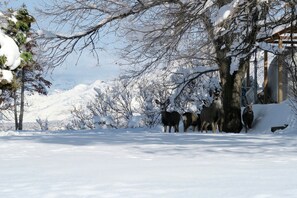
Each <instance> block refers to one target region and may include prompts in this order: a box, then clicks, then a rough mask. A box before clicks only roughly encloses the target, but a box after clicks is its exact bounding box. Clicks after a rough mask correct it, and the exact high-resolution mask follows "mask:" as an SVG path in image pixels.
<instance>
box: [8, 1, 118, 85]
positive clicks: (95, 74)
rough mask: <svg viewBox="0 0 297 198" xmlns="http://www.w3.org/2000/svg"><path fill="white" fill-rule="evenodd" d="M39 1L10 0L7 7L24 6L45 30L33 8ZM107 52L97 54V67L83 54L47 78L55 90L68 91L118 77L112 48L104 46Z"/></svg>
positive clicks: (44, 25) (89, 55)
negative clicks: (76, 86) (75, 87)
mask: <svg viewBox="0 0 297 198" xmlns="http://www.w3.org/2000/svg"><path fill="white" fill-rule="evenodd" d="M40 3H41V2H40V1H36V0H12V1H9V4H8V7H12V8H18V7H20V6H21V5H22V4H25V5H26V6H27V8H28V10H29V12H30V14H32V15H33V16H34V17H35V18H36V20H37V24H38V27H39V28H41V29H45V27H46V25H47V24H43V23H42V20H38V18H37V17H36V16H37V14H36V11H35V7H36V6H40ZM106 49H107V51H100V52H99V59H100V62H99V65H98V63H97V61H96V60H95V58H94V57H92V55H91V54H87V52H85V53H84V54H83V55H82V56H81V58H80V60H79V62H78V63H77V55H76V54H73V55H71V56H70V57H69V58H68V59H67V60H66V61H65V63H64V64H63V65H61V66H60V67H59V68H56V69H55V70H54V71H53V72H52V73H51V74H50V75H49V76H48V77H47V79H49V80H50V81H51V82H52V83H53V86H52V88H51V90H55V89H70V88H72V87H73V86H75V85H77V84H82V83H83V84H90V83H92V82H94V81H96V80H104V81H106V80H111V79H113V78H115V77H117V76H118V75H119V72H120V71H119V67H118V66H117V64H116V62H117V60H118V58H117V56H116V54H115V52H114V50H112V46H106Z"/></svg>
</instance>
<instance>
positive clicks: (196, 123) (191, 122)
mask: <svg viewBox="0 0 297 198" xmlns="http://www.w3.org/2000/svg"><path fill="white" fill-rule="evenodd" d="M182 117H183V124H184V132H187V129H188V128H189V127H190V126H192V130H193V131H195V128H196V127H197V130H198V131H200V129H201V120H200V114H196V113H192V112H185V113H184V114H183V115H182Z"/></svg>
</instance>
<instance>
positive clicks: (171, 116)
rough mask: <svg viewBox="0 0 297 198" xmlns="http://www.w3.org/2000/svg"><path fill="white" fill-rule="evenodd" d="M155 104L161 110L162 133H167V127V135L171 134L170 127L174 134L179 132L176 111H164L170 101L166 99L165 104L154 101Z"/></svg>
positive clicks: (178, 118)
mask: <svg viewBox="0 0 297 198" xmlns="http://www.w3.org/2000/svg"><path fill="white" fill-rule="evenodd" d="M155 102H156V103H157V104H158V105H159V106H160V108H161V120H162V123H163V127H164V132H167V126H168V127H169V133H170V132H171V127H173V128H174V132H179V121H180V114H179V113H178V112H177V111H172V112H168V111H167V110H166V109H167V106H168V105H169V104H170V100H169V99H167V100H166V101H165V102H160V101H159V100H157V99H156V100H155Z"/></svg>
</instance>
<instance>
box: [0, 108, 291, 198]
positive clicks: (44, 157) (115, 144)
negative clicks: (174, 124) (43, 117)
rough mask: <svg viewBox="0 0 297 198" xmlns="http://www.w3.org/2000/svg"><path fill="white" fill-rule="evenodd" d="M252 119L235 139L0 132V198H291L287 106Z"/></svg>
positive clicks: (127, 132) (147, 132) (126, 132)
mask: <svg viewBox="0 0 297 198" xmlns="http://www.w3.org/2000/svg"><path fill="white" fill-rule="evenodd" d="M254 112H255V125H254V129H253V130H250V131H249V132H248V133H240V134H226V133H216V134H212V133H207V134H206V133H204V134H202V133H198V132H188V133H183V132H180V133H170V134H169V133H163V132H161V131H162V128H161V126H160V127H157V128H154V129H118V130H115V129H114V130H108V129H102V130H99V129H97V130H94V131H55V132H41V131H22V132H15V131H2V132H0V150H1V155H0V178H1V179H0V197H7V198H9V197H30V198H32V197H36V198H37V197H38V198H39V197H46V198H52V197H56V198H59V197H63V198H64V197H71V198H72V197H135V198H136V197H137V198H138V197H207V198H209V197H234V198H238V197H246V198H251V197H255V198H267V197H269V198H270V197H275V198H279V197H297V189H296V184H297V169H296V164H297V154H296V153H297V141H296V140H297V133H296V122H295V118H294V116H293V114H292V113H291V112H290V108H289V106H288V103H287V102H284V103H282V104H271V105H265V106H264V105H254ZM282 124H289V127H287V128H286V129H285V130H282V131H277V132H275V133H272V132H270V127H271V126H276V125H282Z"/></svg>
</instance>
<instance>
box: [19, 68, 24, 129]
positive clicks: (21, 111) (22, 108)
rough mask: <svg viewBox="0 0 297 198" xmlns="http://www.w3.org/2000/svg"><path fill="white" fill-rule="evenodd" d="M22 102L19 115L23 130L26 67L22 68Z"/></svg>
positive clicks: (20, 127)
mask: <svg viewBox="0 0 297 198" xmlns="http://www.w3.org/2000/svg"><path fill="white" fill-rule="evenodd" d="M21 78H22V85H21V104H20V116H19V128H18V129H19V130H23V118H24V105H25V69H24V68H23V69H22V77H21Z"/></svg>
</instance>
